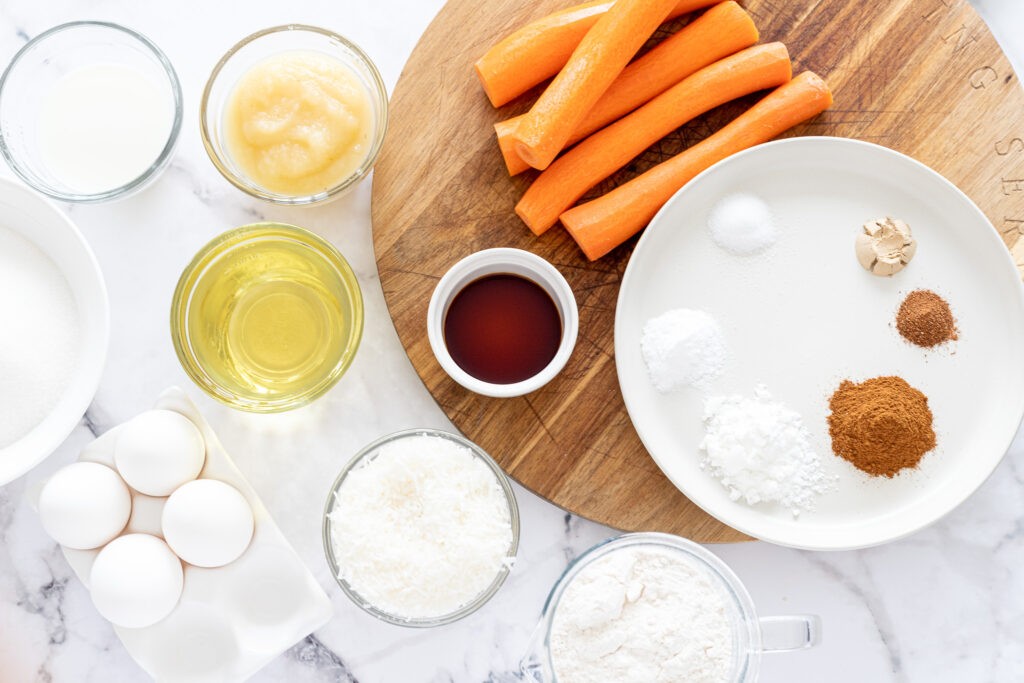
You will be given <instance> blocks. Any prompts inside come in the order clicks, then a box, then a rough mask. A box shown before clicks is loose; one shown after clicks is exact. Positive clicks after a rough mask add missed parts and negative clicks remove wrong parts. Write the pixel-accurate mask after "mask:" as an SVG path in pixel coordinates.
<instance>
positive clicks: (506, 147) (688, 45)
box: [494, 0, 758, 175]
mask: <svg viewBox="0 0 1024 683" xmlns="http://www.w3.org/2000/svg"><path fill="white" fill-rule="evenodd" d="M757 39H758V33H757V27H756V26H754V22H753V20H752V19H751V18H750V15H749V14H747V13H746V12H745V11H744V10H743V8H742V7H740V6H739V5H738V4H736V3H735V2H734V1H733V0H727V2H722V3H719V4H717V5H715V6H714V7H712V8H711V9H709V10H708V11H707V12H705V13H704V14H702V15H701V16H700V17H698V18H697V19H695V20H694V21H693V22H691V23H690V24H688V25H687V26H685V27H684V28H683V29H681V30H680V31H678V32H676V33H675V34H673V35H672V36H670V37H669V38H666V39H665V40H663V41H662V42H661V43H659V44H658V45H657V46H656V47H654V48H653V49H652V50H650V51H649V52H648V53H647V54H645V55H644V56H643V57H641V58H640V59H638V60H636V61H635V62H633V63H632V64H630V65H629V66H627V67H626V68H625V69H623V70H622V73H621V74H619V77H618V78H616V79H615V81H614V82H613V83H612V84H611V86H609V88H608V91H607V92H605V94H604V95H602V96H601V99H599V100H598V101H597V104H595V105H594V108H593V109H591V110H590V112H589V113H588V114H587V116H586V118H585V119H583V123H582V124H580V126H579V127H578V128H577V129H576V130H575V131H573V134H572V135H571V136H570V137H569V141H568V142H567V143H566V147H568V146H569V145H572V144H574V143H576V142H578V141H580V140H582V139H583V138H585V137H587V136H588V135H590V134H591V133H593V132H594V131H595V130H599V129H601V128H604V127H605V126H606V125H608V124H609V123H611V122H612V121H615V120H616V119H618V118H620V117H622V116H624V115H625V114H628V113H629V112H631V111H633V110H634V109H636V108H637V107H639V106H640V105H642V104H644V103H645V102H647V101H648V100H650V99H651V98H652V97H654V96H655V95H658V94H659V93H661V92H664V91H665V90H666V89H667V88H669V87H670V86H672V85H674V84H675V83H678V82H679V81H681V80H682V79H684V78H686V77H687V76H689V75H690V74H692V73H693V72H695V71H697V70H698V69H702V68H704V67H705V66H707V65H708V64H711V63H713V62H715V61H717V60H719V59H721V58H722V57H727V56H728V55H731V54H733V53H734V52H736V51H737V50H742V49H743V48H745V47H750V46H751V45H753V44H754V43H756V42H757ZM519 118H520V117H518V116H517V117H515V118H511V119H508V120H506V121H501V122H499V123H496V124H495V125H494V129H495V132H497V134H498V145H499V147H501V152H502V156H503V157H504V158H505V165H506V166H507V167H508V170H509V174H510V175H516V174H518V173H522V172H523V171H525V170H526V169H528V168H529V167H530V166H529V164H527V163H526V162H525V161H523V160H522V159H520V158H519V156H518V155H517V154H515V145H514V144H512V143H511V141H510V138H511V136H512V133H513V132H514V131H515V126H516V123H517V122H518V120H519Z"/></svg>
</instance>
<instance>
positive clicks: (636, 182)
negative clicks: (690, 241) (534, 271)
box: [560, 71, 832, 261]
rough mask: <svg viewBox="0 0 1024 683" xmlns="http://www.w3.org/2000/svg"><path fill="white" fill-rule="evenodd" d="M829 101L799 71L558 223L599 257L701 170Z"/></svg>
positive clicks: (816, 82)
mask: <svg viewBox="0 0 1024 683" xmlns="http://www.w3.org/2000/svg"><path fill="white" fill-rule="evenodd" d="M831 104H832V93H831V92H829V89H828V86H827V85H826V84H825V82H824V81H823V80H821V78H819V77H818V76H817V75H815V74H814V73H811V72H810V71H805V72H804V73H802V74H800V75H799V76H797V77H796V78H794V79H793V80H791V81H790V82H789V83H786V84H785V85H783V86H780V87H778V88H776V89H775V90H774V91H772V92H771V93H770V94H769V95H768V96H766V97H765V98H764V99H762V100H761V101H760V102H758V103H757V104H755V105H754V106H753V107H751V108H750V109H749V110H747V111H746V112H744V113H743V114H740V115H739V116H738V117H737V118H736V119H735V120H734V121H732V122H731V123H729V124H728V125H726V126H725V127H723V128H722V129H721V130H719V131H718V132H717V133H714V134H713V135H711V136H710V137H708V138H706V139H705V140H703V141H701V142H700V143H698V144H696V145H694V146H693V147H690V148H689V149H687V150H685V151H683V152H681V153H679V154H677V155H676V156H674V157H672V158H671V159H669V160H668V161H665V162H663V163H661V164H658V165H657V166H655V167H654V168H652V169H651V170H649V171H647V172H646V173H644V174H642V175H639V176H637V177H636V178H633V179H632V180H630V181H629V182H628V183H625V184H623V185H620V186H619V187H617V188H615V189H614V190H612V191H611V192H609V193H608V194H605V195H603V196H601V197H598V198H597V199H595V200H593V201H589V202H587V203H585V204H580V205H579V206H577V207H575V208H573V209H570V210H569V211H566V212H565V213H563V214H562V215H561V216H560V218H561V221H562V224H563V225H565V227H566V228H567V229H568V230H569V233H570V234H571V235H572V236H573V239H575V240H576V243H577V244H578V245H579V246H580V248H581V249H582V250H583V253H584V254H586V255H587V258H588V259H590V260H591V261H594V260H596V259H599V258H601V257H602V256H604V255H605V254H607V253H608V252H609V251H611V250H612V249H614V248H615V247H617V246H619V245H620V244H622V243H623V242H625V241H626V240H628V239H629V238H630V237H632V236H633V235H635V234H636V233H638V232H640V230H642V229H643V227H644V226H645V225H647V223H648V222H649V221H650V220H651V218H653V217H654V215H655V214H656V213H657V212H658V209H660V208H661V207H662V206H663V205H664V204H665V202H667V201H668V200H669V198H670V197H672V195H673V194H675V192H676V191H678V190H679V189H680V188H681V187H683V185H685V184H686V183H688V182H689V181H690V180H692V179H693V177H694V176H696V175H697V174H699V173H700V172H701V171H703V170H705V169H707V168H708V167H710V166H712V165H713V164H715V163H716V162H718V161H721V160H722V159H725V158H726V157H728V156H730V155H732V154H735V153H736V152H740V151H742V150H744V149H747V148H748V147H753V146H754V145H758V144H760V143H762V142H767V141H768V140H770V139H772V138H773V137H775V136H776V135H779V134H781V133H783V132H785V131H786V130H788V129H789V128H792V127H793V126H795V125H797V124H798V123H801V122H802V121H806V120H807V119H809V118H811V117H812V116H816V115H818V114H820V113H821V112H823V111H825V110H826V109H828V107H829V106H831Z"/></svg>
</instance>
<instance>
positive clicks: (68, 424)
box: [0, 179, 110, 485]
mask: <svg viewBox="0 0 1024 683" xmlns="http://www.w3.org/2000/svg"><path fill="white" fill-rule="evenodd" d="M0 311H2V312H3V313H2V318H0V320H2V323H0V485H3V484H6V483H7V482H9V481H11V480H12V479H15V478H17V477H19V476H21V475H22V474H24V473H25V472H27V471H28V470H30V469H31V468H32V467H34V466H35V465H37V464H38V463H39V462H41V461H42V460H43V459H44V458H46V456H48V455H49V454H50V453H52V452H53V451H54V450H55V449H56V448H57V446H59V445H60V443H61V442H62V441H64V439H65V438H66V437H67V436H68V434H70V433H71V431H72V430H73V429H74V428H75V425H76V424H78V422H79V421H80V420H81V419H82V415H83V414H84V413H85V411H86V409H87V408H88V407H89V403H90V402H91V401H92V397H93V395H94V394H95V393H96V388H97V386H98V385H99V381H100V375H101V374H102V372H103V365H104V361H105V360H106V355H107V340H108V337H109V332H110V309H109V303H108V300H107V290H106V286H105V285H104V283H103V274H102V272H101V271H100V267H99V264H98V263H97V261H96V257H95V256H94V255H93V253H92V250H91V249H90V248H89V245H88V244H87V243H86V241H85V238H84V237H83V236H82V234H81V233H80V232H79V231H78V228H76V227H75V225H74V224H73V223H72V222H71V221H70V220H69V219H68V217H67V216H65V215H64V214H63V213H62V212H61V211H60V210H59V209H58V208H57V207H56V206H54V205H53V204H52V203H51V202H49V201H48V200H47V199H45V198H44V197H42V196H41V195H39V194H36V193H35V192H33V191H31V190H29V189H27V188H25V187H24V186H22V185H20V184H18V183H16V182H14V181H11V180H6V179H0Z"/></svg>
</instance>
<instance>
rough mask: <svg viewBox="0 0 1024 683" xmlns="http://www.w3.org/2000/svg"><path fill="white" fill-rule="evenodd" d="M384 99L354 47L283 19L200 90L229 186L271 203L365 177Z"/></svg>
mask: <svg viewBox="0 0 1024 683" xmlns="http://www.w3.org/2000/svg"><path fill="white" fill-rule="evenodd" d="M387 119H388V97H387V91H386V90H385V88H384V82H383V80H381V77H380V73H379V72H378V71H377V67H376V66H374V64H373V62H372V61H371V60H370V58H369V57H368V56H367V55H366V53H365V52H363V50H362V49H360V48H359V46H358V45H356V44H355V43H353V42H351V41H350V40H347V39H346V38H343V37H342V36H339V35H337V34H336V33H332V32H331V31H328V30H325V29H322V28H317V27H315V26H305V25H300V24H289V25H287V26H275V27H273V28H268V29H264V30H262V31H258V32H257V33H254V34H252V35H251V36H249V37H247V38H245V39H243V40H242V41H240V42H239V43H237V44H236V45H235V46H234V47H232V48H231V49H230V50H228V52H227V54H226V55H224V57H223V58H222V59H221V60H220V61H219V62H218V63H217V65H216V66H215V67H214V68H213V72H212V73H211V74H210V79H209V80H208V81H207V83H206V89H205V90H204V91H203V100H202V105H201V110H200V127H201V133H202V138H203V145H204V146H205V147H206V152H207V154H209V156H210V160H211V161H212V162H213V165H214V166H216V167H217V170H218V171H220V173H221V175H223V176H224V177H225V178H226V179H227V180H228V181H229V182H231V184H232V185H234V186H235V187H237V188H238V189H240V190H242V191H243V192H246V193H247V194H250V195H252V196H253V197H257V198H259V199H263V200H265V201H269V202H274V203H276V204H291V205H302V204H317V203H321V202H325V201H329V200H331V199H335V198H337V197H339V196H341V195H342V194H344V193H345V192H346V191H347V190H350V189H351V188H353V187H354V186H355V185H356V184H357V183H359V181H360V180H362V179H363V178H365V177H366V176H367V175H368V174H369V172H370V169H371V168H373V164H374V162H375V161H376V159H377V154H378V152H380V147H381V143H382V142H383V141H384V132H385V130H386V129H387Z"/></svg>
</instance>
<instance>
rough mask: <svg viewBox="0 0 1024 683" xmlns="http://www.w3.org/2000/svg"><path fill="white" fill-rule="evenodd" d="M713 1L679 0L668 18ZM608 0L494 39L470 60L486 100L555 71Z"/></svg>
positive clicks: (501, 98) (497, 101) (511, 95)
mask: <svg viewBox="0 0 1024 683" xmlns="http://www.w3.org/2000/svg"><path fill="white" fill-rule="evenodd" d="M715 2H716V0H679V2H678V3H677V4H676V6H675V8H674V9H673V10H672V12H671V14H669V18H670V19H671V18H674V17H678V16H681V15H683V14H686V13H687V12H692V11H694V10H698V9H702V8H704V7H707V6H708V5H713V4H714V3H715ZM612 3H613V0H593V1H592V2H587V3H584V4H582V5H576V6H575V7H570V8H568V9H565V10H562V11H560V12H555V13H554V14H551V15H549V16H546V17H544V18H542V19H538V20H537V21H534V22H533V23H531V24H527V25H526V26H524V27H522V28H521V29H519V30H518V31H516V32H514V33H512V34H511V35H509V36H508V37H506V38H504V39H503V40H502V41H501V42H499V43H497V44H496V45H495V46H494V47H492V48H491V49H490V50H488V51H487V52H486V54H484V56H483V57H481V58H480V59H479V60H477V63H476V65H475V66H476V73H477V76H479V77H480V83H482V84H483V86H484V92H486V93H487V97H488V98H489V99H490V100H491V104H493V105H494V106H495V107H500V106H501V105H503V104H506V103H508V102H510V101H512V100H513V99H515V98H516V97H519V96H520V95H522V94H523V93H524V92H526V91H527V90H529V89H530V88H532V87H533V86H535V85H537V84H538V83H542V82H543V81H546V80H547V79H549V78H551V77H552V76H554V75H555V74H556V73H558V72H559V71H561V69H562V67H563V66H565V63H566V62H568V61H569V57H570V56H571V55H572V51H573V50H575V49H576V46H577V45H579V44H580V41H581V40H583V36H585V35H586V34H587V31H589V30H590V28H591V27H592V26H593V25H594V24H595V23H596V22H597V20H598V19H600V18H601V15H603V14H604V13H605V12H607V11H608V8H609V7H611V6H612Z"/></svg>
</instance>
